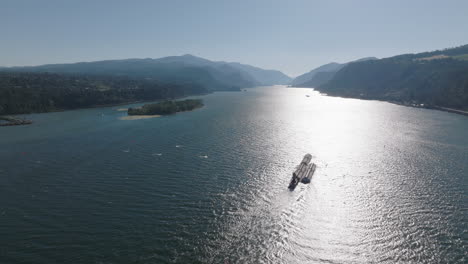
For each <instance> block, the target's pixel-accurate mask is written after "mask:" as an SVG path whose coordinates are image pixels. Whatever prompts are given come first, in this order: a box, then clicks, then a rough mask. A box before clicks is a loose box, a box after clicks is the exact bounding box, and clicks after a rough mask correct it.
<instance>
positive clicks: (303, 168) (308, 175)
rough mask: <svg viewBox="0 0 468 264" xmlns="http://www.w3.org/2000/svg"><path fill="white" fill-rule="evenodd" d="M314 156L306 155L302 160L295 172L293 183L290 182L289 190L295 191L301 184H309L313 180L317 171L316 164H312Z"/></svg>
mask: <svg viewBox="0 0 468 264" xmlns="http://www.w3.org/2000/svg"><path fill="white" fill-rule="evenodd" d="M311 160H312V155H310V154H306V155H305V156H304V158H302V161H301V163H300V164H299V166H297V167H296V170H295V171H294V172H293V176H292V178H291V181H290V182H289V186H288V188H289V190H291V191H293V190H294V189H295V188H296V186H297V185H298V184H299V182H301V183H304V184H308V183H310V180H311V179H312V176H313V175H314V173H315V169H316V168H317V165H315V163H311V162H310V161H311Z"/></svg>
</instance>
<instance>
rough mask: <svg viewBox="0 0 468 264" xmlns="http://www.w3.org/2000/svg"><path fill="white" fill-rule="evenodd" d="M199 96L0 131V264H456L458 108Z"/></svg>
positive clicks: (461, 236)
mask: <svg viewBox="0 0 468 264" xmlns="http://www.w3.org/2000/svg"><path fill="white" fill-rule="evenodd" d="M306 95H310V97H306ZM201 98H203V100H204V103H205V107H204V108H202V109H198V110H196V111H192V112H186V113H179V114H176V115H172V116H164V117H159V118H151V119H142V120H120V119H119V118H120V117H122V116H124V115H125V112H119V111H117V109H119V108H126V107H127V106H124V107H122V106H119V107H108V108H95V109H83V110H76V111H67V112H60V113H47V114H34V115H28V116H27V118H30V119H33V120H34V121H35V123H34V124H32V125H29V126H16V127H2V128H0V163H1V164H0V165H1V166H0V263H377V262H380V263H395V262H400V263H437V262H444V263H464V262H466V261H467V257H466V255H467V246H468V245H467V244H468V231H467V223H468V212H467V208H468V202H467V193H468V188H467V187H468V186H467V182H468V137H467V131H468V118H467V117H465V116H460V115H456V114H451V113H446V112H440V111H434V110H426V109H416V108H407V107H403V106H398V105H393V104H389V103H385V102H377V101H362V100H355V99H343V98H335V97H326V96H320V95H318V94H317V93H315V92H313V91H312V90H310V89H294V88H285V87H279V86H276V87H261V88H255V89H249V90H248V91H247V92H225V93H214V94H210V95H207V96H202V97H201ZM308 152H309V153H311V154H312V155H313V156H314V159H313V161H314V162H316V163H317V164H318V169H317V171H316V173H315V175H314V177H313V179H312V182H311V184H309V185H302V184H301V185H299V186H298V188H296V190H295V191H294V192H290V191H288V190H287V188H286V187H287V185H288V182H289V180H290V177H291V172H292V171H293V169H294V168H295V166H296V165H297V164H298V163H299V161H300V160H301V159H302V156H303V155H304V154H305V153H308Z"/></svg>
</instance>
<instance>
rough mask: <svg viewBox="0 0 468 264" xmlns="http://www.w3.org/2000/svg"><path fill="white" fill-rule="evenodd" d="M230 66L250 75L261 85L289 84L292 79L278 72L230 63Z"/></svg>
mask: <svg viewBox="0 0 468 264" xmlns="http://www.w3.org/2000/svg"><path fill="white" fill-rule="evenodd" d="M228 64H229V65H230V66H232V67H234V68H236V69H239V70H241V71H244V72H247V73H248V74H250V75H251V76H252V77H253V78H254V79H255V80H256V81H257V82H258V83H259V84H260V85H275V84H289V83H291V80H292V79H291V77H289V76H287V75H286V74H284V73H282V72H280V71H276V70H264V69H261V68H258V67H254V66H250V65H246V64H240V63H237V62H229V63H228Z"/></svg>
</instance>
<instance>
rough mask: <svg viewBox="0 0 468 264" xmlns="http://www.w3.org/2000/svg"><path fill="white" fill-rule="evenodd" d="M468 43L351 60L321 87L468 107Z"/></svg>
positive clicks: (410, 101)
mask: <svg viewBox="0 0 468 264" xmlns="http://www.w3.org/2000/svg"><path fill="white" fill-rule="evenodd" d="M466 54H468V45H465V46H462V47H458V48H452V49H445V50H440V51H434V52H424V53H418V54H405V55H399V56H395V57H391V58H385V59H380V60H370V61H363V62H356V63H351V64H349V65H347V66H346V67H344V68H343V69H341V70H339V71H338V72H337V73H336V74H335V75H334V77H333V78H332V79H331V80H330V81H329V82H327V83H325V84H323V85H321V86H319V87H318V88H317V90H319V91H322V92H324V93H327V94H330V95H337V96H345V97H356V98H365V99H379V100H387V101H396V102H400V103H405V104H424V105H425V106H428V107H430V106H442V107H449V108H456V109H462V110H467V109H468V61H467V60H466V59H465V58H466V57H465V56H466Z"/></svg>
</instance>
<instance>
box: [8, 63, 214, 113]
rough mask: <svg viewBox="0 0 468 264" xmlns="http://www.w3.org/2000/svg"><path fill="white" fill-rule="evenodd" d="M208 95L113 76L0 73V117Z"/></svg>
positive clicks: (194, 87) (203, 90)
mask: <svg viewBox="0 0 468 264" xmlns="http://www.w3.org/2000/svg"><path fill="white" fill-rule="evenodd" d="M207 92H209V90H208V89H206V88H205V87H203V86H201V85H199V84H168V83H161V82H157V81H154V80H137V79H129V78H126V77H115V76H96V75H93V76H89V75H70V74H60V75H59V74H50V73H13V72H3V73H0V115H2V114H20V113H31V112H49V111H57V110H67V109H75V108H81V107H91V106H98V105H106V104H118V103H126V102H133V101H143V100H158V99H172V98H177V97H182V96H187V95H194V94H202V93H207Z"/></svg>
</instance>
